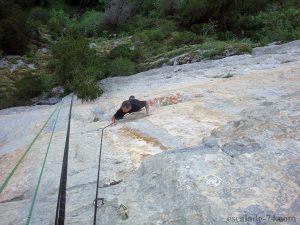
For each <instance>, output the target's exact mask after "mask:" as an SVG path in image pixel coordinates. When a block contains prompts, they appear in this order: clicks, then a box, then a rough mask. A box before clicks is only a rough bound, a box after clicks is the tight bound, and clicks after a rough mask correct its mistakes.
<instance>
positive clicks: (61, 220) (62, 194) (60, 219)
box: [55, 94, 74, 225]
mask: <svg viewBox="0 0 300 225" xmlns="http://www.w3.org/2000/svg"><path fill="white" fill-rule="evenodd" d="M73 98H74V94H73V95H72V99H71V103H70V111H69V121H68V130H67V135H66V142H65V150H64V156H63V163H62V167H61V176H60V185H59V192H58V198H57V206H56V216H55V225H64V224H65V209H66V187H67V173H68V154H69V139H70V124H71V113H72V106H73Z"/></svg>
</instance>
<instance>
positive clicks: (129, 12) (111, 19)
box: [104, 0, 135, 25]
mask: <svg viewBox="0 0 300 225" xmlns="http://www.w3.org/2000/svg"><path fill="white" fill-rule="evenodd" d="M134 11H135V7H134V5H133V4H132V3H131V2H130V1H129V0H112V2H111V4H110V6H109V7H108V8H107V9H106V10H105V12H104V23H105V24H106V25H118V24H122V23H125V22H126V21H127V20H128V19H129V18H131V17H132V16H133V15H134Z"/></svg>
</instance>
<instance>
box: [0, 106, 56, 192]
mask: <svg viewBox="0 0 300 225" xmlns="http://www.w3.org/2000/svg"><path fill="white" fill-rule="evenodd" d="M58 106H59V105H57V106H56V108H55V109H54V110H53V112H52V113H51V114H50V116H49V117H48V119H47V121H46V122H45V123H44V125H43V127H42V128H41V129H40V131H39V132H38V133H37V135H36V136H35V137H34V139H33V140H32V142H31V143H30V145H29V146H28V148H27V149H26V151H25V152H24V154H23V155H22V156H21V158H20V159H19V161H18V162H17V164H16V165H15V166H14V168H13V169H12V170H11V172H10V173H9V175H8V176H7V178H6V179H5V181H4V183H3V184H2V185H1V188H0V194H1V193H2V191H3V190H4V188H5V187H6V185H7V184H8V182H9V180H10V179H11V178H12V176H13V175H14V173H15V171H16V170H17V168H18V167H19V165H20V164H21V162H22V161H23V159H24V158H25V156H26V155H27V154H28V152H29V151H30V150H31V147H32V146H33V144H34V143H35V141H36V140H37V138H38V137H39V136H40V134H41V133H42V131H43V130H44V128H45V127H46V125H47V124H48V122H49V120H50V119H51V118H52V116H53V115H54V113H55V112H56V110H57V109H58Z"/></svg>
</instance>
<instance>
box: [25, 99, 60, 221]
mask: <svg viewBox="0 0 300 225" xmlns="http://www.w3.org/2000/svg"><path fill="white" fill-rule="evenodd" d="M61 106H62V103H61V104H60V107H59V110H58V112H57V115H56V118H55V121H54V125H53V128H52V133H51V137H50V140H49V143H48V147H47V150H46V154H45V157H44V161H43V164H42V168H41V172H40V175H39V179H38V182H37V185H36V187H35V190H34V195H33V198H32V202H31V206H30V210H29V214H28V217H27V220H26V225H29V223H30V220H31V216H32V212H33V209H34V204H35V201H36V196H37V193H38V190H39V186H40V183H41V180H42V175H43V172H44V168H45V164H46V160H47V157H48V153H49V149H50V145H51V141H52V138H53V134H54V131H55V127H56V123H57V120H58V116H59V113H60V110H61Z"/></svg>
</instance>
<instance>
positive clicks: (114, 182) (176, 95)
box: [0, 41, 300, 225]
mask: <svg viewBox="0 0 300 225" xmlns="http://www.w3.org/2000/svg"><path fill="white" fill-rule="evenodd" d="M299 72H300V41H294V42H291V43H287V44H284V45H280V46H279V45H275V46H267V47H263V48H257V49H254V50H253V54H252V55H241V56H232V57H227V58H224V59H221V60H213V61H204V62H199V63H193V64H188V65H181V66H175V67H163V68H161V69H155V70H151V71H147V72H143V73H140V74H137V75H134V76H130V77H114V78H108V79H106V80H103V81H102V82H101V83H100V85H102V87H103V89H104V90H105V93H104V94H103V96H101V97H100V98H99V99H98V100H97V101H96V102H93V103H81V101H80V100H76V101H75V103H74V108H73V113H72V123H71V139H70V153H69V170H68V183H67V204H66V224H92V223H93V216H94V214H93V213H94V206H93V201H94V198H95V189H96V187H95V186H96V179H97V167H98V156H99V144H100V132H99V130H97V129H98V128H99V127H104V126H105V125H107V124H109V120H110V117H111V115H113V113H114V112H115V111H116V110H117V109H118V107H119V105H120V103H121V102H122V101H123V100H125V99H127V98H128V97H129V96H130V95H132V94H133V95H135V97H136V98H138V99H146V100H148V101H149V103H150V105H151V108H150V110H151V115H150V116H145V114H144V112H138V113H135V114H131V115H128V116H126V118H125V119H124V120H123V121H120V122H119V123H118V124H117V125H115V126H111V127H108V128H107V129H106V130H105V131H104V142H103V149H102V161H101V173H100V184H99V197H104V205H101V206H99V208H98V214H97V224H105V225H106V224H107V225H111V224H117V225H118V224H120V225H121V224H124V225H125V224H128V225H152V224H153V225H154V224H155V225H156V224H167V225H174V224H178V225H179V224H180V225H181V224H182V225H194V224H195V225H196V224H197V225H198V224H205V225H208V224H212V225H223V224H248V225H250V224H268V225H269V224H279V223H280V224H285V225H286V224H300V214H299V212H300V197H299V196H300V195H299V194H300V175H299V174H300V166H299V165H300V152H299V151H300V150H299V149H300V130H299V127H300V77H299ZM69 101H70V97H69V96H68V97H66V98H64V99H63V101H62V110H61V111H60V113H59V115H58V123H57V125H56V128H55V132H54V137H53V141H52V143H51V147H50V152H49V155H48V160H47V162H46V166H45V170H44V175H43V178H42V182H41V186H40V189H39V192H38V197H37V200H36V204H35V207H34V211H33V215H32V219H31V224H37V225H38V224H53V223H54V218H55V210H56V201H57V193H58V186H59V178H60V170H61V162H62V155H63V149H64V143H65V134H66V128H67V123H66V122H67V114H68V107H69ZM55 107H56V106H34V107H22V108H21V107H20V108H12V109H6V110H1V111H0V127H1V130H0V141H1V145H0V155H1V156H0V157H1V158H0V182H1V184H2V183H3V182H4V180H5V178H6V177H7V175H8V174H9V172H10V171H11V169H12V168H13V167H14V165H15V163H16V162H17V160H18V159H19V158H20V157H21V154H22V153H23V152H24V151H25V150H26V147H27V146H28V145H29V144H30V141H31V140H32V139H33V138H34V135H35V134H36V133H37V132H38V131H39V129H40V128H41V127H42V125H43V123H44V122H45V121H46V119H47V117H48V115H49V114H50V112H51V111H52V110H54V108H55ZM54 115H56V114H54ZM54 121H55V116H54V117H53V118H52V119H50V123H49V125H48V126H46V128H45V130H44V131H43V132H42V133H41V136H40V137H39V138H38V139H37V141H36V143H35V144H34V145H33V147H32V149H31V151H30V152H29V153H28V155H27V156H26V158H25V159H24V161H23V162H22V163H21V164H20V166H19V168H18V169H17V170H16V172H15V174H14V176H13V177H12V179H11V180H10V182H9V183H8V186H7V187H6V189H4V191H3V192H2V193H1V194H0V202H1V203H0V210H1V218H0V222H1V224H25V221H26V218H27V216H28V213H29V208H30V204H31V200H32V196H33V193H34V188H35V185H36V183H37V178H38V175H39V172H40V168H41V164H42V160H43V157H44V154H45V150H46V148H47V145H48V141H49V138H50V135H51V130H52V127H53V125H54ZM99 204H100V203H99Z"/></svg>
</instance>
